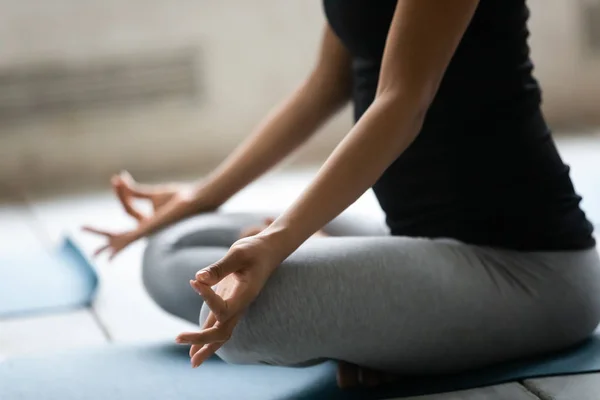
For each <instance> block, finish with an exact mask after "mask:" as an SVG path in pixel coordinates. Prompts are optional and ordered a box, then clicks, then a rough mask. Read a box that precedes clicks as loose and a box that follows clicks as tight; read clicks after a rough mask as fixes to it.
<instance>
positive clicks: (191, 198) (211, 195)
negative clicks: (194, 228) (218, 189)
mask: <svg viewBox="0 0 600 400" xmlns="http://www.w3.org/2000/svg"><path fill="white" fill-rule="evenodd" d="M180 198H181V201H183V202H186V203H188V204H189V205H190V206H191V207H193V209H194V212H207V211H213V210H216V209H218V208H219V207H221V206H222V205H223V203H225V200H222V199H220V198H219V197H218V196H215V191H214V190H211V189H210V188H208V185H206V184H205V183H203V182H199V183H196V184H194V185H192V187H191V189H189V190H186V191H184V192H183V193H182V194H181V196H180Z"/></svg>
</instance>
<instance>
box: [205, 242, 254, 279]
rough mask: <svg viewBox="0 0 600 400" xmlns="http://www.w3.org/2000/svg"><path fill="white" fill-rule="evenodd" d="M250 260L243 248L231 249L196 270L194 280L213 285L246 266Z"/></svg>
mask: <svg viewBox="0 0 600 400" xmlns="http://www.w3.org/2000/svg"><path fill="white" fill-rule="evenodd" d="M250 262H251V258H250V257H249V255H248V253H247V251H246V250H245V249H232V250H230V251H229V252H227V254H225V256H224V257H223V258H221V259H220V260H219V261H217V262H215V263H214V264H212V265H210V266H208V267H206V268H204V269H202V270H200V271H198V272H197V273H196V280H198V281H200V282H201V283H204V284H205V285H209V286H214V285H216V284H217V283H219V282H220V281H221V280H223V278H225V277H226V276H227V275H229V274H232V273H234V272H236V271H239V270H240V269H242V268H244V267H246V266H248V264H249V263H250Z"/></svg>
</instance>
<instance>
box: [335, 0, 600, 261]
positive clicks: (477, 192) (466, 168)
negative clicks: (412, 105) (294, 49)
mask: <svg viewBox="0 0 600 400" xmlns="http://www.w3.org/2000/svg"><path fill="white" fill-rule="evenodd" d="M395 5H396V1H395V0H377V1H370V0H324V8H325V13H326V15H327V18H328V20H329V24H330V25H331V27H332V29H333V30H334V32H336V34H337V35H338V36H339V37H340V39H341V41H342V42H343V43H344V45H345V46H346V47H347V48H348V50H349V52H350V53H351V55H352V59H353V61H352V68H353V100H354V114H355V119H358V118H360V116H361V115H362V114H363V113H364V112H365V110H366V109H367V108H368V107H369V105H370V104H371V103H372V101H373V99H374V97H375V92H376V89H377V82H378V78H379V69H380V66H381V60H382V55H383V49H384V45H385V40H386V37H387V32H388V29H389V26H390V23H391V20H392V16H393V12H394V8H395ZM528 17H529V11H528V9H527V7H526V5H525V1H524V0H481V1H480V4H479V6H478V9H477V11H476V13H475V16H474V18H473V20H472V21H471V23H470V25H469V27H468V29H467V31H466V33H465V35H464V37H463V39H462V41H461V43H460V45H459V47H458V49H457V51H456V53H455V54H454V57H453V58H452V61H451V62H450V65H449V66H448V69H447V70H446V74H445V75H444V78H443V80H442V82H441V85H440V88H439V91H438V93H437V95H436V97H435V99H434V101H433V103H432V104H431V107H430V108H429V110H428V112H427V115H426V117H425V121H424V124H423V127H422V129H421V132H420V134H419V135H418V137H417V138H416V140H415V141H414V142H413V143H412V144H411V146H410V147H409V148H408V149H407V150H406V151H405V152H404V153H403V154H402V155H401V156H400V157H399V158H398V159H397V160H396V161H395V162H394V163H393V164H392V165H391V166H390V167H389V168H388V169H387V170H386V171H385V173H384V174H383V175H382V176H381V178H380V179H379V180H378V181H377V183H376V184H375V185H374V186H373V189H374V192H375V195H376V196H377V199H378V201H379V203H380V205H381V207H382V208H383V210H384V212H385V214H386V218H387V223H388V226H389V227H390V229H391V232H392V234H394V235H404V236H412V237H429V238H440V237H446V238H454V239H458V240H461V241H463V242H466V243H471V244H477V245H484V246H497V247H504V248H510V249H516V250H525V251H536V250H539V251H553V250H576V249H585V248H590V247H593V246H594V245H595V241H594V238H593V236H592V230H593V229H592V225H591V224H590V223H589V222H588V220H587V219H586V216H585V214H584V213H583V211H582V210H581V209H580V208H579V203H580V201H581V198H580V197H579V196H578V195H577V194H576V193H575V191H574V189H573V185H572V183H571V179H570V177H569V167H568V166H566V165H565V164H564V163H563V162H562V160H561V158H560V156H559V154H558V152H557V150H556V147H555V144H554V141H553V139H552V137H551V134H550V131H549V129H548V127H547V126H546V123H545V121H544V117H543V115H542V113H541V111H540V103H541V94H540V93H541V92H540V88H539V86H538V83H537V81H536V80H535V78H534V77H533V76H532V69H533V66H532V63H531V60H530V57H529V47H528V44H527V38H528V35H529V32H528V29H527V19H528Z"/></svg>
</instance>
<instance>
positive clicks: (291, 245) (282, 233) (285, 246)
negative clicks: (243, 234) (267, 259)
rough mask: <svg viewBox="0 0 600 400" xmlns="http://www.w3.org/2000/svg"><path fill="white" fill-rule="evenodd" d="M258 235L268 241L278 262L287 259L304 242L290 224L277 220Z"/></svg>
mask: <svg viewBox="0 0 600 400" xmlns="http://www.w3.org/2000/svg"><path fill="white" fill-rule="evenodd" d="M257 236H258V237H260V238H261V240H264V241H265V242H266V243H267V245H268V246H269V248H270V251H271V253H272V254H273V255H274V257H275V258H276V259H277V262H278V263H281V262H282V261H283V260H285V259H286V258H287V257H288V256H289V255H290V254H292V253H293V252H294V251H296V249H297V248H298V247H300V245H301V244H302V243H303V242H304V240H302V239H301V238H300V237H299V235H298V234H297V232H295V231H294V230H293V229H291V227H290V226H287V225H286V224H283V223H278V222H277V221H275V222H274V223H273V224H271V225H270V226H268V227H267V228H265V229H264V230H263V231H262V232H260V233H259V234H258V235H257Z"/></svg>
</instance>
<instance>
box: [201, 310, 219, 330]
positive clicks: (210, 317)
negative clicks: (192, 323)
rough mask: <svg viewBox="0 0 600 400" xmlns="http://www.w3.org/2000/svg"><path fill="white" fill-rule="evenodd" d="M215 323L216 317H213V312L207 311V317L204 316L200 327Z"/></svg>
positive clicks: (207, 326) (205, 327)
mask: <svg viewBox="0 0 600 400" xmlns="http://www.w3.org/2000/svg"><path fill="white" fill-rule="evenodd" d="M216 323H217V318H216V317H215V314H213V313H212V312H209V313H208V317H206V321H204V324H202V329H208V328H212V327H213V326H215V324H216Z"/></svg>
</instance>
